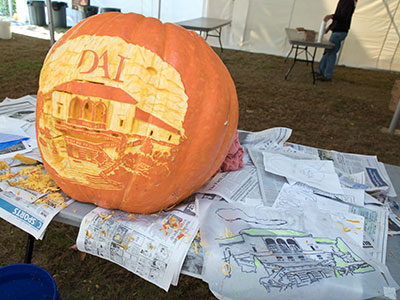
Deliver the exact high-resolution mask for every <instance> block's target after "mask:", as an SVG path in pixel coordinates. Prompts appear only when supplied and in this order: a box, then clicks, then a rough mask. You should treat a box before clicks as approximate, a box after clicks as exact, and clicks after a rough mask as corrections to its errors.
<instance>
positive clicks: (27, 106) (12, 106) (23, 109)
mask: <svg viewBox="0 0 400 300" xmlns="http://www.w3.org/2000/svg"><path fill="white" fill-rule="evenodd" d="M35 114H36V98H34V97H32V96H25V97H22V98H19V99H10V98H6V99H5V100H4V101H3V102H1V103H0V116H1V118H3V119H7V120H8V121H7V133H10V131H15V130H18V131H19V132H22V134H24V135H25V136H27V137H29V139H28V140H23V141H20V142H18V143H16V144H14V145H11V146H10V147H7V148H4V149H1V150H0V159H5V158H10V157H13V156H14V155H15V154H17V153H19V154H25V153H28V152H30V151H32V150H33V149H37V147H38V146H37V141H36V129H35V118H36V115H35ZM0 132H1V122H0Z"/></svg>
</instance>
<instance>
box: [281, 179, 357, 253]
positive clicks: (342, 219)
mask: <svg viewBox="0 0 400 300" xmlns="http://www.w3.org/2000/svg"><path fill="white" fill-rule="evenodd" d="M336 204H337V201H335V200H331V199H329V198H324V197H320V196H317V195H315V194H313V193H312V191H311V190H308V191H307V190H305V189H302V188H299V187H296V186H290V185H288V184H285V185H284V186H283V187H282V189H281V192H280V193H279V195H278V198H277V199H276V200H275V203H274V205H273V208H281V209H290V210H300V211H304V212H305V215H307V213H306V212H307V210H310V209H315V208H316V207H317V208H318V209H320V210H323V211H325V212H326V213H329V212H330V214H331V217H332V220H333V221H335V222H336V223H335V226H337V227H338V229H339V230H340V229H341V230H343V232H344V234H346V235H347V236H348V237H349V238H350V239H352V240H353V241H354V243H356V244H357V245H358V246H359V247H362V246H363V241H364V238H363V236H364V217H363V216H359V215H355V214H352V213H349V212H348V211H346V210H342V209H340V210H338V209H337V208H338V205H336Z"/></svg>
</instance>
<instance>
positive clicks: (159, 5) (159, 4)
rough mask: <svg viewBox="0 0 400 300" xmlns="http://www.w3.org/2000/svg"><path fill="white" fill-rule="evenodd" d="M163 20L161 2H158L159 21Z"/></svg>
mask: <svg viewBox="0 0 400 300" xmlns="http://www.w3.org/2000/svg"><path fill="white" fill-rule="evenodd" d="M160 18H161V0H158V19H159V20H160Z"/></svg>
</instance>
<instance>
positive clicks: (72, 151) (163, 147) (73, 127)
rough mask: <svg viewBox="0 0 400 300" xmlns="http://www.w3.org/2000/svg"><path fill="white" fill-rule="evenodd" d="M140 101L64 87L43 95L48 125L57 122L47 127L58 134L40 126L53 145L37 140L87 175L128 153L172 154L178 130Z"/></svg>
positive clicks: (102, 89)
mask: <svg viewBox="0 0 400 300" xmlns="http://www.w3.org/2000/svg"><path fill="white" fill-rule="evenodd" d="M137 103H138V102H137V101H136V100H135V99H134V98H133V97H132V96H130V95H129V94H128V93H126V92H125V91H124V90H122V89H120V88H117V87H112V86H106V85H103V84H99V83H93V82H88V81H77V80H74V81H71V82H67V83H63V84H60V85H58V86H56V87H54V90H53V92H52V93H50V94H49V95H48V97H45V101H44V107H43V113H44V119H45V120H47V121H45V122H44V123H45V124H46V123H47V122H54V124H52V125H54V126H49V127H50V128H54V129H55V130H56V131H57V132H52V133H47V134H46V133H45V131H46V130H44V129H43V128H39V132H43V133H44V134H43V136H45V137H46V136H47V139H46V140H47V141H48V142H50V141H51V144H49V143H47V142H46V141H45V140H43V138H40V139H39V142H40V143H42V145H43V146H44V149H46V148H47V149H48V151H50V150H51V151H53V152H57V153H58V154H59V155H60V156H61V157H62V158H63V159H67V160H69V161H70V163H71V160H72V163H73V164H74V165H75V167H76V170H78V169H81V171H84V172H83V173H87V172H88V171H89V173H90V170H97V172H96V173H98V172H99V171H101V172H102V173H103V174H107V173H109V172H111V171H112V170H113V169H115V168H116V167H117V166H119V165H121V164H122V163H123V158H124V156H125V155H127V154H129V153H130V154H135V153H138V154H142V155H151V154H152V153H154V152H159V153H169V151H170V149H171V148H172V147H173V146H176V145H178V144H179V142H180V138H181V133H180V130H179V129H177V128H175V127H173V126H171V125H169V124H168V123H166V122H165V121H163V120H161V119H160V118H158V117H156V116H154V115H152V114H151V113H148V112H146V111H144V110H142V109H140V108H139V107H137ZM46 116H47V118H46ZM146 141H150V142H151V153H144V150H143V148H142V146H143V145H144V144H145V142H146ZM88 163H89V168H88ZM82 164H84V165H85V166H84V167H83V165H82ZM90 164H94V165H93V166H92V167H90ZM80 167H83V168H80ZM86 175H89V174H86ZM91 175H95V174H91ZM96 175H98V174H96Z"/></svg>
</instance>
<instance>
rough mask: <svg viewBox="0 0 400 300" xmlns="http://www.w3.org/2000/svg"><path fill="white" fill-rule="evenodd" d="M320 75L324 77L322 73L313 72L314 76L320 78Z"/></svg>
mask: <svg viewBox="0 0 400 300" xmlns="http://www.w3.org/2000/svg"><path fill="white" fill-rule="evenodd" d="M321 77H324V75H322V74H321V73H318V72H316V73H315V78H321Z"/></svg>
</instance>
